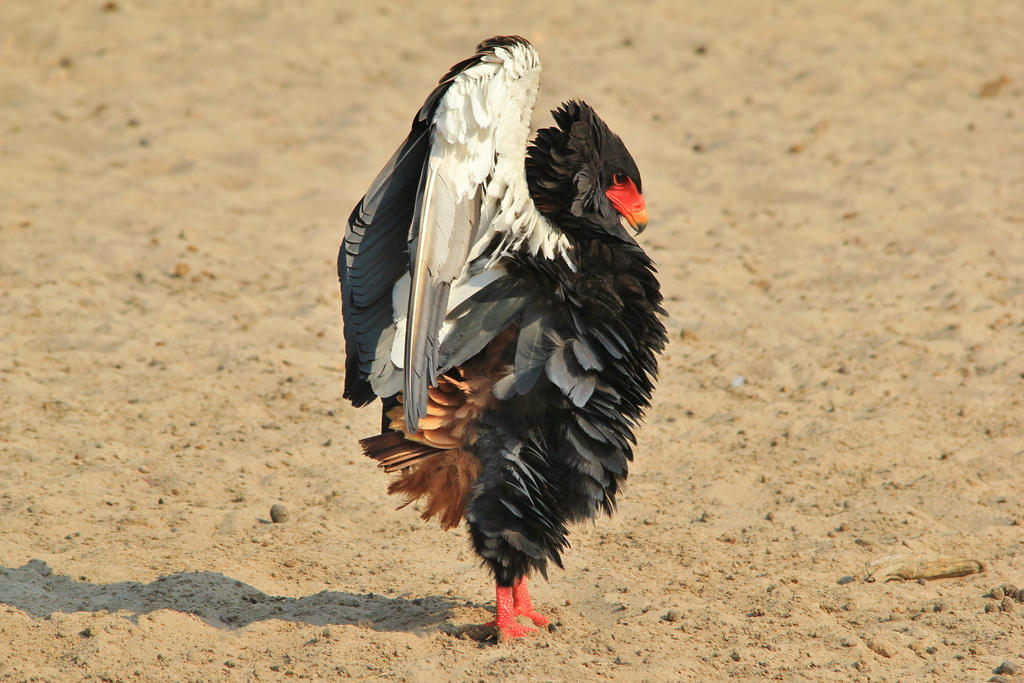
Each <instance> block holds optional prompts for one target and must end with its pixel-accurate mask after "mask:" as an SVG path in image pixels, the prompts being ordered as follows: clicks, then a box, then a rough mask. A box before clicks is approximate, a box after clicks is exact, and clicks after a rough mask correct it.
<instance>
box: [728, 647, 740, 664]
mask: <svg viewBox="0 0 1024 683" xmlns="http://www.w3.org/2000/svg"><path fill="white" fill-rule="evenodd" d="M729 658H730V659H732V661H734V662H738V661H740V653H739V652H736V650H733V651H732V654H730V655H729Z"/></svg>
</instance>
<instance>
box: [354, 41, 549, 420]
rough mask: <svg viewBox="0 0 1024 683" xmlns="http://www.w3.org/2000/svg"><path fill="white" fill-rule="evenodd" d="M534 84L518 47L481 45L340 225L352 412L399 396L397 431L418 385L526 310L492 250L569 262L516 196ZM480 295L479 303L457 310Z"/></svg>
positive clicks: (527, 55)
mask: <svg viewBox="0 0 1024 683" xmlns="http://www.w3.org/2000/svg"><path fill="white" fill-rule="evenodd" d="M539 81H540V60H539V58H538V56H537V53H536V52H535V51H534V49H533V47H532V46H531V45H530V44H529V43H528V42H527V41H525V40H524V39H522V38H518V37H497V38H492V39H491V40H488V41H485V42H484V43H481V44H480V46H478V48H477V53H476V54H475V55H474V56H473V57H472V58H470V59H467V60H465V61H463V62H461V63H459V64H457V65H455V66H454V67H453V68H452V70H451V71H449V73H448V74H447V75H446V76H445V78H443V79H442V80H441V83H440V85H439V86H438V87H437V88H436V89H435V90H434V92H433V93H431V95H430V97H428V98H427V101H426V102H425V103H424V105H423V107H422V108H421V109H420V112H419V114H418V115H417V117H416V119H415V120H414V121H413V126H412V131H411V132H410V134H409V137H408V138H406V140H405V142H404V143H403V144H402V146H401V147H400V148H399V150H398V151H397V152H396V153H395V155H394V156H393V157H392V159H391V161H389V162H388V165H387V166H385V168H384V170H383V171H381V173H380V175H378V177H377V179H376V180H375V181H374V183H373V185H372V186H371V187H370V190H369V191H368V192H367V194H366V196H365V197H363V199H362V201H361V202H360V203H359V205H358V206H357V207H356V209H355V210H354V211H353V212H352V215H351V216H350V217H349V224H348V229H347V231H346V233H345V240H344V242H343V244H342V248H341V252H340V254H339V257H338V271H339V276H340V278H341V288H342V304H343V312H344V318H345V342H346V356H347V359H346V379H345V397H346V398H348V399H350V400H351V401H352V402H353V403H354V404H356V405H365V404H366V403H368V402H370V401H371V400H372V399H373V398H374V396H383V397H388V396H392V395H394V394H396V393H398V392H399V391H402V392H403V402H404V404H405V416H406V426H407V429H408V430H409V431H410V432H415V431H416V425H417V423H418V421H419V419H420V418H421V417H422V416H423V415H424V414H425V412H426V404H427V386H428V385H430V384H436V382H437V376H438V374H440V373H442V372H444V371H445V370H447V369H448V368H450V367H451V366H452V365H455V364H458V363H460V362H462V361H464V360H466V359H467V358H468V357H470V356H471V355H472V354H473V353H475V352H476V351H479V350H480V348H482V347H483V346H484V345H486V343H487V341H489V340H490V339H492V338H493V337H494V336H496V335H497V334H498V333H500V332H501V331H502V329H504V327H507V326H508V325H509V324H510V323H511V322H512V321H513V320H514V319H515V317H516V316H517V315H518V314H519V312H520V309H521V308H522V307H523V306H524V305H525V303H526V302H525V300H523V297H521V296H517V295H516V293H515V292H514V291H512V289H514V288H511V287H509V286H507V283H502V282H500V280H501V279H502V277H503V276H504V270H503V268H502V266H501V264H500V263H499V259H500V256H501V255H502V253H506V252H508V251H511V250H517V249H526V250H528V251H530V252H532V253H537V252H539V251H543V252H544V254H545V255H547V256H549V257H554V256H555V255H557V254H561V255H562V256H563V257H565V258H566V259H568V256H567V253H566V250H567V242H566V241H565V238H564V236H562V235H561V233H560V232H558V231H557V230H555V229H554V228H552V227H551V226H550V224H548V223H547V221H546V220H544V219H543V218H542V217H541V216H540V214H539V213H538V212H537V211H536V209H535V208H534V206H533V202H532V200H531V199H530V196H529V191H528V189H527V186H526V177H525V171H524V160H525V154H526V142H527V138H528V135H529V130H530V117H531V114H532V112H533V105H534V101H535V100H536V95H537V88H538V85H539ZM485 289H486V290H488V291H489V295H488V296H484V297H482V298H483V299H486V300H487V301H486V302H485V301H483V300H481V301H477V300H476V299H475V298H474V299H473V301H474V302H475V303H474V306H466V305H465V304H466V302H467V301H469V300H470V299H471V298H473V297H476V296H477V295H478V294H480V293H481V292H482V291H483V290H485ZM494 291H500V292H501V293H502V296H494V295H493V292H494ZM476 306H482V307H483V308H482V309H481V310H473V308H474V307H476ZM474 349H475V350H474Z"/></svg>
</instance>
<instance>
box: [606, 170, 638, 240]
mask: <svg viewBox="0 0 1024 683" xmlns="http://www.w3.org/2000/svg"><path fill="white" fill-rule="evenodd" d="M604 194H605V196H606V197H608V199H609V201H611V203H612V206H614V207H615V210H616V211H618V212H619V213H621V214H622V216H623V218H625V219H626V222H627V223H629V225H630V227H631V228H633V229H634V230H636V233H637V234H638V235H639V234H640V233H642V232H643V231H644V228H646V227H647V203H646V202H644V196H643V195H642V194H640V191H639V190H637V189H636V185H634V184H633V181H632V180H631V179H629V178H626V179H625V180H623V181H622V182H621V183H615V184H614V185H612V186H611V187H609V188H608V189H607V190H605V193H604Z"/></svg>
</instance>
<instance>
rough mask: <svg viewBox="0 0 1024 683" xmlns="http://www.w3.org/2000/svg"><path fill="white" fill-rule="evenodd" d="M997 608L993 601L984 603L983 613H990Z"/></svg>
mask: <svg viewBox="0 0 1024 683" xmlns="http://www.w3.org/2000/svg"><path fill="white" fill-rule="evenodd" d="M997 609H999V608H998V607H996V605H995V603H993V602H989V603H986V604H985V614H991V613H992V612H995V611H996V610H997Z"/></svg>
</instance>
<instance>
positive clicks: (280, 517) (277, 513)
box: [270, 503, 290, 524]
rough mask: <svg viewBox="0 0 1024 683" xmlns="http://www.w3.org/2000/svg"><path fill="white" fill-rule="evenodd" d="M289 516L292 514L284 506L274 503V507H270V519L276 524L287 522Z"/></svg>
mask: <svg viewBox="0 0 1024 683" xmlns="http://www.w3.org/2000/svg"><path fill="white" fill-rule="evenodd" d="M289 516H290V514H289V513H288V508H286V507H285V506H284V505H281V504H280V503H274V504H273V505H271V506H270V519H271V521H273V522H274V524H281V523H282V522H287V521H288V517H289Z"/></svg>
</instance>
